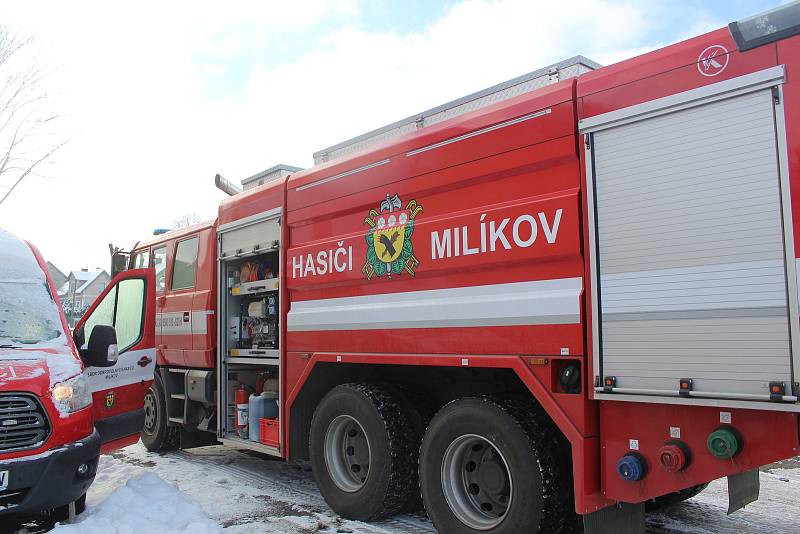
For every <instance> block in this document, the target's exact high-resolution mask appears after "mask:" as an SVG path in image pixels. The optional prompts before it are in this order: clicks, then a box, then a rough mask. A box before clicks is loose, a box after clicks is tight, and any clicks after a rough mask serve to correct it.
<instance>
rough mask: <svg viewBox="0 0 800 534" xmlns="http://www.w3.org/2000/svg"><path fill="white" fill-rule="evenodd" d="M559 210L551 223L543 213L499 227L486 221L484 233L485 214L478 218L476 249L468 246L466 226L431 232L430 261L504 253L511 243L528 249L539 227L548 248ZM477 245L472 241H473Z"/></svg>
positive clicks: (506, 221) (504, 222)
mask: <svg viewBox="0 0 800 534" xmlns="http://www.w3.org/2000/svg"><path fill="white" fill-rule="evenodd" d="M562 212H563V209H561V208H558V209H557V210H556V212H555V214H554V215H553V219H552V222H550V221H548V220H547V216H546V215H545V213H544V212H541V211H540V212H539V213H537V216H538V223H537V217H534V216H533V215H531V214H529V213H524V214H522V215H520V216H518V217H517V218H516V219H514V222H513V223H512V222H511V218H510V217H506V218H505V219H502V220H501V221H500V222H499V224H498V222H497V221H489V225H488V226H489V231H488V233H487V231H486V226H487V225H486V221H485V219H486V214H485V213H484V214H482V215H481V218H480V228H479V232H480V247H478V246H470V239H469V230H470V227H469V226H467V225H464V226H460V227H459V226H457V227H455V228H445V229H444V230H433V231H431V259H432V260H438V259H442V258H452V257H457V256H470V255H472V254H484V253H486V252H495V251H496V250H497V249H498V246H500V247H502V248H504V249H505V250H511V248H512V243H513V244H514V245H516V246H517V247H519V248H528V247H530V246H532V245H533V244H534V243H535V242H536V239H537V237H539V226H540V225H541V227H542V232H543V233H544V238H545V240H546V241H547V243H548V244H550V245H552V244H553V243H555V242H556V238H557V237H558V227H559V225H560V224H561V213H562ZM509 224H511V229H510V230H511V232H510V233H511V236H510V237H511V239H510V240H509V236H507V235H506V231H507V230H508V225H509ZM473 243H475V244H476V245H477V242H476V241H473Z"/></svg>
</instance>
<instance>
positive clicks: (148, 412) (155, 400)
mask: <svg viewBox="0 0 800 534" xmlns="http://www.w3.org/2000/svg"><path fill="white" fill-rule="evenodd" d="M142 443H144V446H145V447H146V448H147V450H148V451H150V452H159V451H169V450H174V449H177V448H178V427H174V426H168V425H167V401H166V394H165V393H164V386H163V384H162V383H161V378H160V377H159V376H158V374H156V376H155V380H153V383H152V384H151V385H150V390H149V391H148V392H147V394H146V395H145V396H144V427H143V428H142Z"/></svg>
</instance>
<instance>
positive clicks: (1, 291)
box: [0, 230, 64, 348]
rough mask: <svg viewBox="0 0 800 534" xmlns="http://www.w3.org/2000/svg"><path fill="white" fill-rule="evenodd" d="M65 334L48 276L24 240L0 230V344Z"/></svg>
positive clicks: (52, 338)
mask: <svg viewBox="0 0 800 534" xmlns="http://www.w3.org/2000/svg"><path fill="white" fill-rule="evenodd" d="M62 335H64V329H63V327H62V324H61V315H60V314H59V310H58V306H57V305H56V303H55V300H54V299H53V296H52V295H51V294H50V289H49V287H48V285H47V279H46V278H45V274H44V272H43V271H42V269H41V268H40V267H39V263H38V262H37V261H36V257H35V256H34V255H33V252H32V251H31V249H30V248H29V247H28V245H27V244H26V243H24V242H23V241H20V240H19V239H17V238H15V237H14V236H12V235H11V234H9V233H7V232H4V231H2V230H0V348H3V347H8V346H24V345H30V344H35V343H42V342H45V341H52V340H55V339H56V338H58V337H60V336H62Z"/></svg>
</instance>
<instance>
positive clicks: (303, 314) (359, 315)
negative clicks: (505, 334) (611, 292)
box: [287, 278, 583, 332]
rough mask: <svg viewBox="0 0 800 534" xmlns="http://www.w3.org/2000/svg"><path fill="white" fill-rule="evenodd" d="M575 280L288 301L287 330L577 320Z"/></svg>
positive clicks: (580, 284)
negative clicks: (289, 302) (289, 308)
mask: <svg viewBox="0 0 800 534" xmlns="http://www.w3.org/2000/svg"><path fill="white" fill-rule="evenodd" d="M582 290H583V280H582V279H581V278H561V279H556V280H537V281H534V282H515V283H510V284H492V285H484V286H470V287H454V288H447V289H433V290H425V291H410V292H405V293H389V294H385V295H366V296H359V297H343V298H332V299H320V300H305V301H299V302H293V303H292V309H291V311H290V312H289V315H288V321H287V327H288V329H289V331H294V332H299V331H314V330H380V329H390V328H442V327H459V326H513V325H537V324H578V323H579V322H580V295H581V291H582Z"/></svg>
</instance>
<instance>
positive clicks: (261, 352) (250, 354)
mask: <svg viewBox="0 0 800 534" xmlns="http://www.w3.org/2000/svg"><path fill="white" fill-rule="evenodd" d="M280 355H281V351H280V350H278V349H231V350H230V351H228V359H231V358H263V359H269V358H276V359H277V358H279V357H280Z"/></svg>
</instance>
